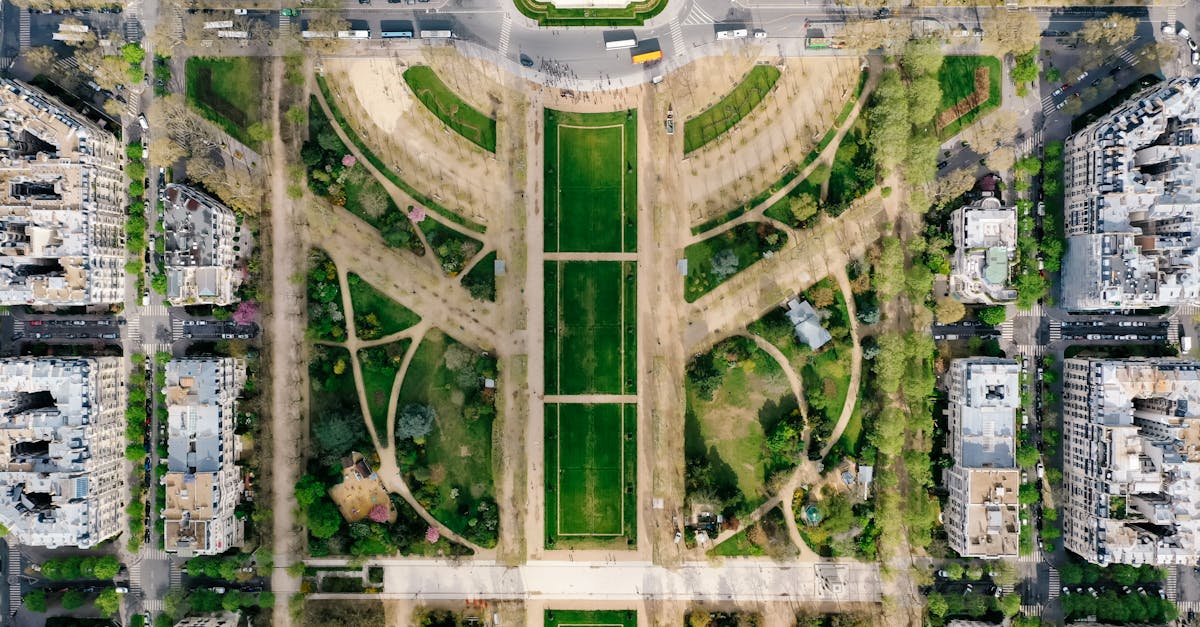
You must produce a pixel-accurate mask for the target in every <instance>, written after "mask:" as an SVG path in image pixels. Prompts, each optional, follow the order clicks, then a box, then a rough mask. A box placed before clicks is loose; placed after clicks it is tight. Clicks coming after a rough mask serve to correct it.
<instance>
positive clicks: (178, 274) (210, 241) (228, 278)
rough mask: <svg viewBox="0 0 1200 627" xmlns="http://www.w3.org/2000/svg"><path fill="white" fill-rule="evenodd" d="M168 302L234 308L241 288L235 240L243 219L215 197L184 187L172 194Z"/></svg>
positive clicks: (167, 213) (169, 203)
mask: <svg viewBox="0 0 1200 627" xmlns="http://www.w3.org/2000/svg"><path fill="white" fill-rule="evenodd" d="M165 204H166V211H165V214H164V222H165V224H164V226H165V230H166V274H167V300H169V301H170V302H171V304H172V305H176V306H182V305H195V304H206V305H228V304H230V303H232V302H234V300H235V296H234V292H235V291H236V290H237V287H238V285H239V284H240V283H241V275H240V273H239V271H238V269H237V267H236V264H237V259H238V255H237V252H236V251H234V249H233V247H234V243H233V238H234V236H235V235H236V234H237V229H238V224H237V216H235V215H234V213H233V211H232V210H230V209H229V208H228V207H226V206H225V205H223V204H221V203H220V202H218V201H217V200H215V199H214V198H212V197H211V196H208V195H207V194H204V193H202V192H200V191H198V190H195V189H192V188H190V187H186V186H183V185H168V186H167V190H166V203H165Z"/></svg>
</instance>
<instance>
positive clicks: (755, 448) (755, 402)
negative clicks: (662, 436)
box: [685, 346, 796, 509]
mask: <svg viewBox="0 0 1200 627" xmlns="http://www.w3.org/2000/svg"><path fill="white" fill-rule="evenodd" d="M719 367H721V368H725V367H726V366H725V365H724V364H723V363H720V365H719ZM724 372H725V375H724V378H723V379H722V383H721V386H720V387H719V388H717V390H716V391H715V393H714V394H713V398H712V400H711V401H709V400H704V399H703V398H702V397H701V396H700V394H699V392H698V389H697V388H696V386H695V385H694V383H693V382H692V380H691V379H690V378H689V379H688V380H687V385H686V386H685V389H686V392H687V408H686V412H687V416H686V421H687V423H688V424H687V425H686V427H685V448H687V449H688V450H689V453H688V456H689V457H707V458H708V463H709V464H710V465H711V466H712V467H713V468H714V471H713V473H712V475H713V478H714V482H715V483H716V484H717V487H716V488H715V492H716V493H717V494H718V496H723V495H725V494H732V493H733V492H734V491H735V490H736V492H739V493H741V494H742V495H743V496H744V497H745V499H746V508H747V509H753V507H754V506H755V505H757V504H758V503H761V502H762V501H763V500H764V499H765V498H766V497H767V496H768V495H767V492H766V488H765V485H766V481H767V479H768V478H769V476H770V475H771V474H772V473H774V472H777V471H778V470H779V469H780V468H782V467H784V465H779V467H774V466H775V464H773V462H772V461H771V458H770V456H769V455H768V452H767V450H766V446H765V445H766V434H767V433H769V432H770V431H771V429H772V428H773V427H774V426H775V425H776V424H777V423H778V422H779V421H780V420H781V419H782V415H783V414H787V413H790V411H791V410H792V409H794V408H795V407H796V401H795V397H794V396H793V394H792V393H791V387H790V386H789V385H788V382H787V379H786V377H785V376H784V374H783V370H782V368H780V367H779V364H778V362H776V361H775V360H774V359H773V358H772V357H771V356H770V355H768V354H766V353H765V352H763V351H762V349H760V348H758V347H757V346H754V347H753V348H751V349H750V356H749V357H748V358H747V359H745V360H744V361H741V362H740V363H738V364H737V365H736V366H734V367H733V368H728V369H727V370H725V371H724Z"/></svg>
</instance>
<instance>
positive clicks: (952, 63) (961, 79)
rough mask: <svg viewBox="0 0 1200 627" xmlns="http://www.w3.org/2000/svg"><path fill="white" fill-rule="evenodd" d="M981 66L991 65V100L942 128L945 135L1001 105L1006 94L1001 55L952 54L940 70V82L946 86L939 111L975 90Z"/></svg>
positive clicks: (989, 89)
mask: <svg viewBox="0 0 1200 627" xmlns="http://www.w3.org/2000/svg"><path fill="white" fill-rule="evenodd" d="M981 67H986V68H987V69H988V98H987V100H986V101H984V102H983V104H981V105H979V106H978V107H975V108H974V109H972V110H971V111H968V112H967V113H966V114H965V115H963V116H962V117H960V118H958V119H957V120H955V121H953V122H951V123H950V124H948V125H947V126H946V128H944V129H942V130H941V132H940V136H941V137H943V138H946V137H950V136H951V135H954V134H955V133H957V132H958V131H959V130H961V129H963V128H965V127H967V126H970V125H971V123H972V122H974V121H975V120H976V119H977V118H978V117H979V116H981V115H983V114H984V113H987V112H988V111H991V110H992V109H995V108H996V107H999V106H1000V103H1001V98H1002V92H1001V90H1000V78H1001V69H1000V59H997V58H996V57H988V56H974V55H972V56H960V55H949V56H947V57H946V59H945V60H944V61H943V62H942V67H941V69H940V70H938V85H939V86H941V88H942V103H941V107H940V108H939V110H938V112H939V113H941V112H942V111H945V110H947V109H949V108H951V107H953V106H954V105H956V104H958V102H959V101H961V100H962V99H963V98H966V97H968V96H970V95H971V94H972V93H974V92H975V70H976V69H978V68H981Z"/></svg>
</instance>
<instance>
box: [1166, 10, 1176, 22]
mask: <svg viewBox="0 0 1200 627" xmlns="http://www.w3.org/2000/svg"><path fill="white" fill-rule="evenodd" d="M1167 23H1168V24H1170V25H1171V26H1174V25H1175V7H1173V6H1171V7H1167Z"/></svg>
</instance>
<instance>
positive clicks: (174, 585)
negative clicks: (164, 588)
mask: <svg viewBox="0 0 1200 627" xmlns="http://www.w3.org/2000/svg"><path fill="white" fill-rule="evenodd" d="M170 573H171V575H170V584H169V586H168V587H170V589H171V590H178V589H180V588H181V587H183V573H182V572H180V571H179V568H178V567H176V566H174V565H172V566H171V569H170Z"/></svg>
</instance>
